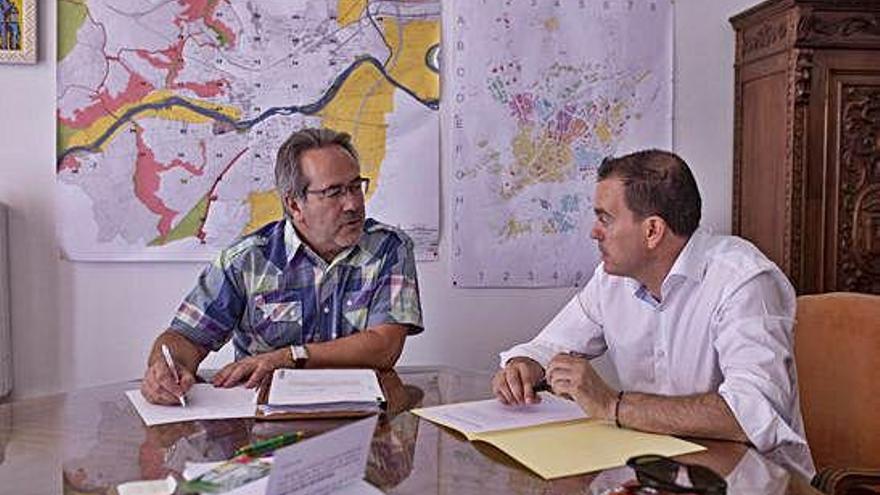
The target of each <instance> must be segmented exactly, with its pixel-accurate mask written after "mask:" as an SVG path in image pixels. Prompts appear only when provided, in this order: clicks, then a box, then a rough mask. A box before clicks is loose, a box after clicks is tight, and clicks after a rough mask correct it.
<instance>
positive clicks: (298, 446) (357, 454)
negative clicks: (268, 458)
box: [266, 416, 378, 495]
mask: <svg viewBox="0 0 880 495" xmlns="http://www.w3.org/2000/svg"><path fill="white" fill-rule="evenodd" d="M377 420H378V417H377V416H370V417H369V418H366V419H361V420H359V421H355V422H354V423H352V424H349V425H346V426H343V427H341V428H338V429H336V430H333V431H330V432H328V433H324V434H321V435H318V436H316V437H312V438H309V439H306V440H304V441H302V442H297V443H295V444H293V445H291V446H289V447H284V448H283V449H278V450H276V451H275V464H274V465H273V466H272V471H271V472H270V473H269V488H268V490H267V491H266V493H267V494H268V495H315V494H326V493H335V492H336V491H337V490H340V489H342V488H345V487H347V486H348V485H351V484H353V483H355V482H357V481H360V480H363V477H364V474H366V470H367V456H368V455H369V453H370V443H371V441H372V439H373V432H374V431H375V429H376V421H377ZM352 489H354V488H352ZM353 493H364V492H353Z"/></svg>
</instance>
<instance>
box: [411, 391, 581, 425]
mask: <svg viewBox="0 0 880 495" xmlns="http://www.w3.org/2000/svg"><path fill="white" fill-rule="evenodd" d="M540 395H541V402H539V403H538V404H525V405H517V406H508V405H504V404H502V403H501V402H499V401H498V400H497V399H487V400H478V401H473V402H461V403H458V404H446V405H443V406H436V407H427V408H423V409H416V410H413V411H412V412H413V413H415V414H417V415H419V416H422V417H424V418H425V419H429V420H431V421H434V422H436V423H440V424H442V425H445V426H448V427H450V428H453V429H455V430H458V431H460V432H462V433H465V434H468V433H483V432H487V431H497V430H509V429H513V428H524V427H526V426H534V425H540V424H546V423H557V422H561V421H571V420H575V419H584V418H586V417H587V415H586V413H585V412H584V410H583V409H581V408H580V406H578V405H577V403H576V402H574V401H571V400H566V399H563V398H561V397H557V396H555V395H553V394H551V393H548V392H541V393H540Z"/></svg>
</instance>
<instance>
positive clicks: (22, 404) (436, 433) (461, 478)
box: [0, 367, 819, 495]
mask: <svg viewBox="0 0 880 495" xmlns="http://www.w3.org/2000/svg"><path fill="white" fill-rule="evenodd" d="M489 379H490V375H489V374H488V373H480V372H467V371H462V370H457V369H452V368H443V367H405V368H401V369H399V370H398V372H397V374H394V373H392V374H387V375H385V376H383V378H382V383H383V387H384V388H385V390H386V395H387V396H388V400H389V411H388V413H387V414H384V415H383V416H382V417H381V418H380V422H379V426H378V427H377V430H376V433H375V435H374V437H373V444H372V447H371V449H372V450H371V453H370V457H369V461H368V466H367V480H368V481H370V482H371V483H373V484H374V485H376V486H378V487H380V488H381V489H382V490H384V491H386V492H389V493H400V494H434V493H436V494H470V493H474V494H480V495H488V494H494V493H499V494H502V493H503V494H507V493H517V494H529V493H543V494H553V493H566V494H567V493H584V494H599V493H602V492H603V491H604V490H606V489H608V488H611V487H613V486H616V485H618V484H619V483H621V482H624V481H626V480H630V479H632V478H633V473H632V471H631V470H630V469H629V468H618V469H613V470H608V471H604V472H600V473H591V474H587V475H583V476H574V477H570V478H563V479H559V480H555V481H544V480H542V479H541V478H539V477H538V476H536V475H534V474H532V473H531V472H530V471H528V470H526V469H525V468H522V467H520V466H519V465H517V463H516V462H515V461H513V460H511V459H509V458H507V457H506V456H505V455H504V454H503V453H501V452H500V451H498V450H495V449H494V448H492V447H488V446H484V445H480V444H472V443H469V442H467V441H465V440H464V439H463V437H461V436H460V435H458V434H456V433H454V432H452V431H449V430H447V429H445V428H440V427H437V426H435V425H433V424H431V423H427V422H425V421H422V420H420V419H419V418H418V417H416V416H414V415H412V414H411V413H409V412H406V411H407V410H408V409H411V408H412V407H421V406H430V405H437V404H443V403H450V402H459V401H463V400H476V399H485V398H488V397H490V393H489ZM137 387H138V383H137V382H123V383H118V384H113V385H108V386H102V387H96V388H90V389H84V390H77V391H75V392H71V393H66V394H58V395H52V396H48V397H44V398H38V399H29V400H22V401H18V402H12V403H8V404H0V494H3V495H6V494H16V495H24V494H40V495H43V494H51V493H65V494H85V493H89V494H103V493H111V494H112V493H116V490H115V486H116V485H117V484H119V483H122V482H125V481H131V480H137V479H152V478H161V477H165V476H166V475H167V474H168V473H169V472H170V471H177V472H179V471H180V470H181V469H182V468H183V465H184V463H185V462H186V461H209V460H222V459H226V458H228V457H230V456H231V454H232V452H233V450H235V448H237V447H239V446H241V445H244V444H246V443H249V442H251V441H254V440H257V439H262V438H266V437H269V436H273V435H276V434H278V433H281V432H284V431H293V430H305V431H306V432H307V434H308V435H309V436H311V435H319V434H320V433H321V432H323V431H327V430H329V429H332V428H335V427H337V426H339V425H341V424H344V420H326V419H325V420H310V421H302V420H300V421H255V420H253V419H237V420H214V421H194V422H188V423H177V424H171V425H163V426H154V427H146V426H144V425H143V423H142V422H141V420H140V417H139V416H138V415H137V413H136V412H135V410H134V407H132V406H131V404H130V403H129V402H128V399H127V398H126V397H125V396H124V395H123V392H124V391H125V390H128V389H133V388H137ZM696 441H697V442H698V443H701V444H703V445H705V446H707V447H708V448H709V450H708V451H705V452H701V453H698V454H691V455H688V456H683V457H682V458H681V459H682V460H684V461H686V462H692V463H698V464H704V465H707V466H709V467H711V468H712V469H714V470H716V471H717V472H720V473H722V474H724V476H725V477H726V478H727V480H728V484H729V485H730V489H729V491H728V493H748V494H759V493H789V494H816V493H819V492H817V491H815V490H814V489H813V488H812V487H810V486H809V484H808V482H807V481H806V480H805V479H804V478H803V477H801V476H799V475H797V474H795V473H794V471H790V470H788V469H786V467H785V465H786V463H785V461H784V459H785V456H784V455H779V453H771V454H770V455H769V456H767V455H762V454H759V453H758V452H756V451H754V450H753V449H749V448H748V447H746V446H744V445H741V444H736V443H729V442H712V441H701V440H696ZM771 458H772V459H774V460H773V461H771V460H770V459H771ZM780 459H783V460H782V461H780Z"/></svg>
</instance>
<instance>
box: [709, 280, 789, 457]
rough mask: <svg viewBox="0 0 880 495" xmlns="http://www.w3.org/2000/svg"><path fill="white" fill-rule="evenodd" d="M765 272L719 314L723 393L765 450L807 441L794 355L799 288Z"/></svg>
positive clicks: (748, 432) (741, 289) (750, 435)
mask: <svg viewBox="0 0 880 495" xmlns="http://www.w3.org/2000/svg"><path fill="white" fill-rule="evenodd" d="M782 277H783V276H782V275H781V274H777V273H774V272H769V271H767V272H762V273H760V274H758V275H757V276H755V277H753V278H751V279H749V280H748V281H746V282H745V283H744V284H742V285H741V286H740V287H738V288H737V289H736V290H735V292H734V293H733V294H732V296H731V297H730V298H729V299H728V301H727V302H726V303H725V304H724V306H723V307H722V308H721V310H720V311H719V314H718V315H717V320H716V322H717V325H718V326H717V338H716V341H715V349H716V351H717V352H718V362H719V367H720V368H721V373H722V375H723V377H724V378H723V381H722V383H721V385H720V386H719V389H718V393H719V394H720V395H721V397H722V398H723V399H724V401H725V402H726V403H727V405H728V407H730V409H731V411H732V412H733V414H734V416H736V419H737V421H738V422H739V424H740V427H741V428H742V429H743V432H744V433H745V434H746V436H748V438H749V440H750V441H751V442H752V444H754V445H755V447H756V448H757V449H758V450H760V451H767V450H770V449H773V448H775V447H777V446H779V445H782V444H785V443H802V444H806V440H805V439H804V437H803V434H801V433H798V431H803V428H802V420H801V417H800V408H799V405H798V393H797V378H796V372H795V366H794V356H793V334H792V326H793V324H794V309H795V307H794V305H795V302H794V301H795V300H794V291H793V289H792V288H791V285H790V284H788V283H787V281H785V280H784V279H783V278H782Z"/></svg>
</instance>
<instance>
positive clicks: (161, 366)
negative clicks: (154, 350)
mask: <svg viewBox="0 0 880 495" xmlns="http://www.w3.org/2000/svg"><path fill="white" fill-rule="evenodd" d="M177 375H178V376H179V377H180V383H177V382H176V381H175V380H174V375H172V373H171V369H169V368H168V365H167V364H165V360H163V359H161V358H160V359H153V363H152V364H150V367H149V368H147V372H146V373H144V381H143V382H142V383H141V394H142V395H143V396H144V398H145V399H147V401H148V402H152V403H153V404H164V405H169V406H173V405H178V404H180V397H182V396H183V395H184V394H186V392H187V391H188V390H189V389H190V387H192V386H193V384H194V383H195V382H196V377H195V375H193V373H192V372H191V371H190V370H188V369H186V368H185V367H183V366H180V365H179V364H178V365H177Z"/></svg>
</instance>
